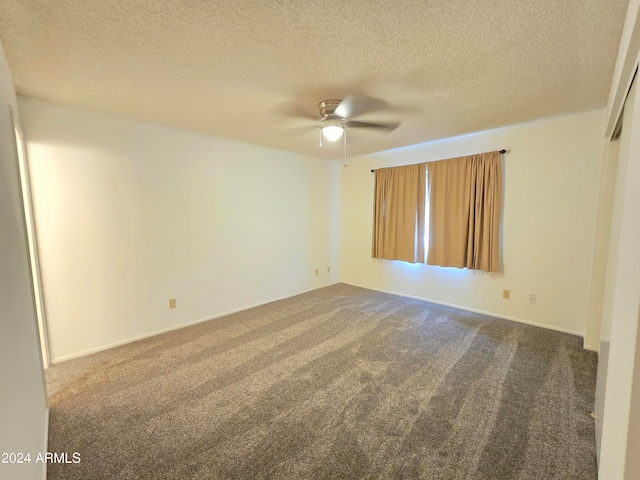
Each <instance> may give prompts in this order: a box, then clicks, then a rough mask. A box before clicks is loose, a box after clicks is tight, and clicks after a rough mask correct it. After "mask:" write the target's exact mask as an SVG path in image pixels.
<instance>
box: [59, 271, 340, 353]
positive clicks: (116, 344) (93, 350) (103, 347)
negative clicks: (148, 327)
mask: <svg viewBox="0 0 640 480" xmlns="http://www.w3.org/2000/svg"><path fill="white" fill-rule="evenodd" d="M337 283H339V282H333V283H328V284H326V285H322V286H319V287H313V288H309V289H307V290H303V291H301V292H298V293H293V294H291V295H284V296H282V297H277V298H273V299H271V300H267V301H265V302H259V303H254V304H252V305H246V306H243V307H241V308H236V309H234V310H230V311H227V312H223V313H218V314H216V315H213V316H211V317H206V318H200V319H198V320H193V321H191V322H187V323H181V324H180V325H175V326H173V327H169V328H164V329H162V330H155V331H153V332H150V333H145V334H143V335H138V336H136V337H133V338H127V339H125V340H120V341H118V342H113V343H109V344H107V345H101V346H99V347H95V348H90V349H88V350H83V351H81V352H78V353H72V354H71V355H63V356H62V357H57V358H52V359H51V363H52V364H56V363H60V362H64V361H66V360H71V359H74V358H80V357H84V356H85V355H90V354H92V353H97V352H101V351H103V350H109V349H110V348H114V347H119V346H120V345H126V344H127V343H132V342H137V341H138V340H144V339H145V338H149V337H154V336H156V335H161V334H163V333H167V332H172V331H174V330H179V329H181V328H186V327H190V326H191V325H197V324H198V323H203V322H208V321H209V320H215V319H216V318H220V317H224V316H226V315H231V314H233V313H237V312H241V311H243V310H249V309H250V308H255V307H260V306H262V305H266V304H268V303H273V302H277V301H279V300H285V299H287V298H291V297H295V296H297V295H302V294H303V293H308V292H313V291H314V290H319V289H321V288H325V287H329V286H331V285H335V284H337Z"/></svg>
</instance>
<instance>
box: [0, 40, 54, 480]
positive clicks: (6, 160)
mask: <svg viewBox="0 0 640 480" xmlns="http://www.w3.org/2000/svg"><path fill="white" fill-rule="evenodd" d="M10 105H11V106H13V107H14V112H15V113H16V114H17V110H16V108H15V107H16V98H15V91H14V90H13V79H12V78H11V73H10V72H9V67H8V66H7V61H6V58H5V55H4V50H3V48H2V46H1V44H0V452H22V453H27V452H29V453H30V454H31V459H32V462H31V463H28V464H21V465H18V464H3V463H0V478H3V479H4V478H7V479H8V478H11V479H14V480H21V479H25V480H27V479H28V480H33V479H38V478H43V475H44V474H45V466H44V465H43V464H42V463H39V464H37V463H35V458H36V455H37V454H38V453H39V452H43V451H46V445H47V442H46V438H45V436H46V432H47V394H46V389H45V383H44V374H43V368H42V363H41V357H40V348H39V343H38V331H37V320H36V312H35V302H34V297H33V294H32V286H31V277H30V273H29V272H30V264H29V256H28V248H27V239H26V226H25V222H24V212H23V210H22V200H21V189H20V183H19V180H18V179H19V173H18V159H17V157H16V151H15V140H14V138H15V135H14V125H13V124H12V122H11V119H10V114H9V106H10ZM16 120H17V118H16Z"/></svg>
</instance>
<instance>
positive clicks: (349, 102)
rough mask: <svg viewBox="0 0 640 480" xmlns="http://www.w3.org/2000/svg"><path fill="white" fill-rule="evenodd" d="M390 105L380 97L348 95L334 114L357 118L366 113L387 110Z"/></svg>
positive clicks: (341, 116)
mask: <svg viewBox="0 0 640 480" xmlns="http://www.w3.org/2000/svg"><path fill="white" fill-rule="evenodd" d="M389 107H390V105H389V104H388V103H387V102H385V101H384V100H380V99H379V98H373V97H366V96H364V95H347V96H346V97H344V99H343V100H342V102H340V105H338V106H337V107H336V109H335V110H334V112H333V114H334V115H335V116H337V117H340V118H355V117H357V116H359V115H363V114H365V113H370V112H376V111H379V110H386V109H387V108H389Z"/></svg>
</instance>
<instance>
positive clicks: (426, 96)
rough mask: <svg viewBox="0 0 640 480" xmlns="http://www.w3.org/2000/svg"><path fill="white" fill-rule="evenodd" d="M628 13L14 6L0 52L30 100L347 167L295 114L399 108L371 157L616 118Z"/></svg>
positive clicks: (309, 5) (35, 2) (464, 6)
mask: <svg viewBox="0 0 640 480" xmlns="http://www.w3.org/2000/svg"><path fill="white" fill-rule="evenodd" d="M626 4H627V0H535V1H532V0H503V1H499V0H467V1H462V0H450V1H443V0H440V1H430V0H397V1H389V0H343V1H340V2H336V1H335V0H334V1H329V0H271V1H265V0H254V1H250V0H215V1H206V0H190V1H189V0H102V1H97V0H96V1H94V0H0V38H1V39H2V43H3V45H4V49H5V51H6V54H7V58H8V60H9V66H10V68H11V71H12V73H13V75H14V81H15V84H16V90H17V91H18V93H19V94H22V95H27V96H32V97H36V98H41V99H45V100H52V101H57V102H62V103H66V104H71V105H78V106H83V107H88V108H92V109H96V110H101V111H105V112H111V113H115V114H119V115H124V116H127V117H132V118H136V119H141V120H146V121H150V122H155V123H160V124H165V125H172V126H176V127H181V128H186V129H191V130H196V131H200V132H205V133H209V134H212V135H217V136H221V137H227V138H233V139H237V140H241V141H245V142H249V143H255V144H258V145H265V146H269V147H274V148H278V149H282V150H289V151H293V152H300V153H305V154H309V155H314V156H318V157H324V158H338V157H340V155H341V152H342V151H341V149H340V148H339V147H337V146H335V145H331V146H329V147H327V146H326V144H325V147H324V148H320V147H319V146H318V131H317V130H315V129H313V130H311V131H310V130H304V129H300V128H298V127H304V126H308V125H309V124H310V122H311V120H297V119H295V118H291V117H288V116H286V115H285V114H286V113H291V112H292V111H302V112H306V113H308V114H311V115H317V108H316V104H317V103H318V102H319V101H321V100H323V99H326V98H343V97H344V96H346V95H347V94H358V95H368V96H373V97H377V98H380V99H382V100H384V101H386V102H388V103H389V104H391V105H392V106H393V108H391V109H387V110H385V111H379V112H375V113H372V114H369V115H367V116H365V117H363V118H359V120H374V121H375V120H380V121H386V120H401V121H402V125H401V126H400V127H399V128H398V129H397V130H395V131H394V132H392V133H389V134H384V133H380V132H378V131H371V130H368V129H367V130H364V131H363V130H355V129H353V130H351V131H350V132H349V153H350V155H358V154H364V153H371V152H375V151H380V150H387V149H392V148H397V147H402V146H407V145H412V144H417V143H422V142H425V141H429V140H434V139H439V138H445V137H451V136H455V135H460V134H464V133H469V132H474V131H480V130H486V129H489V128H494V127H499V126H504V125H511V124H515V123H520V122H525V121H529V120H533V119H537V118H543V117H550V116H554V115H561V114H565V113H570V112H578V111H584V110H589V109H593V108H598V107H603V106H604V105H605V104H606V100H607V95H608V92H609V85H610V82H611V77H612V73H613V66H614V61H615V57H616V54H617V47H618V43H619V39H620V34H621V30H622V25H623V21H624V15H625V12H626ZM502 146H503V145H496V148H499V147H502Z"/></svg>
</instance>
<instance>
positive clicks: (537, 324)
mask: <svg viewBox="0 0 640 480" xmlns="http://www.w3.org/2000/svg"><path fill="white" fill-rule="evenodd" d="M341 283H344V284H345V285H352V286H354V287H360V288H366V289H367V290H374V291H376V292H380V293H388V294H390V295H398V296H399V297H405V298H411V299H413V300H423V301H425V302H429V303H435V304H436V305H442V306H445V307H451V308H457V309H458V310H464V311H466V312H473V313H479V314H481V315H488V316H490V317H495V318H500V319H502V320H510V321H512V322H518V323H524V324H526V325H531V326H534V327H540V328H546V329H548V330H555V331H557V332H563V333H569V334H571V335H576V336H578V337H581V338H584V334H583V333H581V332H575V331H573V330H569V329H568V328H562V327H555V326H552V325H545V324H542V323H536V322H532V321H530V320H525V319H524V318H517V317H510V316H507V315H502V314H500V313H495V312H487V311H485V310H478V309H476V308H470V307H465V306H464V305H456V304H453V303H447V302H440V301H438V300H432V299H430V298H426V297H418V296H416V295H408V294H406V293H400V292H394V291H392V290H383V289H380V288H373V287H367V286H366V285H358V284H355V283H349V282H341ZM585 348H586V347H585Z"/></svg>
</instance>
